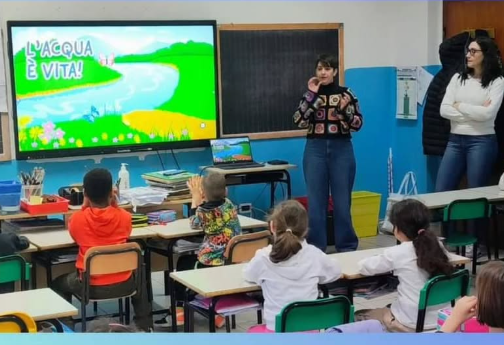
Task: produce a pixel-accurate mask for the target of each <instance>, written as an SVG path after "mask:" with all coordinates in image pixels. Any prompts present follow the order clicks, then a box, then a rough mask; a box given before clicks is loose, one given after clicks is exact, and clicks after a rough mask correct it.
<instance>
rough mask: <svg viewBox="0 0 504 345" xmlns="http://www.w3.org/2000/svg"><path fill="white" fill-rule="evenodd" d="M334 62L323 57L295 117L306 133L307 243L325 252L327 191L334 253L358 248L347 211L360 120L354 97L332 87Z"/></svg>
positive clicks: (334, 60) (297, 123)
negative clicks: (354, 143) (354, 146)
mask: <svg viewBox="0 0 504 345" xmlns="http://www.w3.org/2000/svg"><path fill="white" fill-rule="evenodd" d="M337 74H338V60H337V58H335V57H333V56H330V55H321V56H320V57H319V58H318V59H317V61H316V70H315V75H316V76H315V77H313V78H311V79H310V80H309V81H308V91H307V92H306V93H305V94H304V96H303V98H302V99H301V102H300V103H299V107H298V109H297V111H296V113H295V114H294V117H293V120H294V123H295V124H296V125H297V126H298V127H299V128H302V129H308V135H307V140H306V147H305V151H304V158H303V168H304V176H305V182H306V189H307V195H308V206H309V207H308V215H309V225H310V231H309V233H308V242H309V243H311V244H313V245H315V246H317V247H318V248H320V249H321V250H323V251H325V250H326V247H327V235H326V229H327V208H328V200H329V195H330V194H329V188H330V190H331V196H332V201H333V208H334V211H333V212H334V213H333V214H334V236H335V242H336V250H337V251H338V252H346V251H353V250H356V249H357V246H358V243H359V241H358V239H357V236H356V234H355V230H354V228H353V226H352V217H351V214H350V206H351V200H352V189H353V185H354V180H355V170H356V167H355V156H354V151H353V145H352V140H351V132H356V131H358V130H360V129H361V127H362V115H361V113H360V109H359V104H358V101H357V97H356V96H355V94H354V93H353V92H352V91H351V90H350V89H349V88H347V87H343V86H339V85H338V84H337V83H336V82H335V77H336V75H337Z"/></svg>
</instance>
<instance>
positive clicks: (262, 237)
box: [224, 230, 271, 264]
mask: <svg viewBox="0 0 504 345" xmlns="http://www.w3.org/2000/svg"><path fill="white" fill-rule="evenodd" d="M270 242H271V232H269V231H268V230H266V231H260V232H253V233H250V234H244V235H238V236H235V237H233V238H232V239H231V240H230V241H229V243H228V244H227V246H226V252H225V253H224V257H225V258H226V263H227V264H238V263H243V262H247V261H250V260H251V259H252V258H253V257H254V255H255V253H256V251H257V250H259V249H261V248H264V247H266V246H268V245H269V244H270Z"/></svg>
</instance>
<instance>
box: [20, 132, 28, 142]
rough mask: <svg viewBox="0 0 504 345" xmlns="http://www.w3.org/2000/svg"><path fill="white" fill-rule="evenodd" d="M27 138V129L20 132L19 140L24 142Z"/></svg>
mask: <svg viewBox="0 0 504 345" xmlns="http://www.w3.org/2000/svg"><path fill="white" fill-rule="evenodd" d="M25 140H26V131H21V132H19V141H21V142H23V141H25Z"/></svg>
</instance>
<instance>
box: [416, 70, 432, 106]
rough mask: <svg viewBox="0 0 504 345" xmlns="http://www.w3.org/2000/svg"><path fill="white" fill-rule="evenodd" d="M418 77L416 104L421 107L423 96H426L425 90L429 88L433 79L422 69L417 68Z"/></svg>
mask: <svg viewBox="0 0 504 345" xmlns="http://www.w3.org/2000/svg"><path fill="white" fill-rule="evenodd" d="M417 70H418V76H417V87H418V89H417V102H418V104H420V105H422V104H423V103H424V100H425V95H427V89H428V88H429V85H430V83H431V81H432V79H434V76H433V75H432V74H430V73H429V72H427V71H426V70H425V69H424V68H422V67H419V68H418V69H417Z"/></svg>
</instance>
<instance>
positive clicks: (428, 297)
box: [416, 270, 470, 333]
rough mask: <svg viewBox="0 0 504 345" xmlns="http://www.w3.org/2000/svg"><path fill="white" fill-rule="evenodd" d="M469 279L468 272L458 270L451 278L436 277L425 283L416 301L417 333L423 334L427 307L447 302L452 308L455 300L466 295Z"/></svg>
mask: <svg viewBox="0 0 504 345" xmlns="http://www.w3.org/2000/svg"><path fill="white" fill-rule="evenodd" d="M469 279H470V277H469V271H468V270H460V271H457V272H455V273H453V274H452V275H451V276H443V275H441V276H436V277H434V278H432V279H430V280H429V281H428V282H427V283H425V285H424V287H423V289H422V290H420V300H419V301H418V316H417V324H416V332H417V333H421V332H423V329H424V323H425V314H426V313H427V307H431V306H436V305H440V304H443V303H448V302H451V304H452V307H453V306H454V305H455V300H456V299H457V298H460V297H463V296H465V295H467V292H468V289H469Z"/></svg>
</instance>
